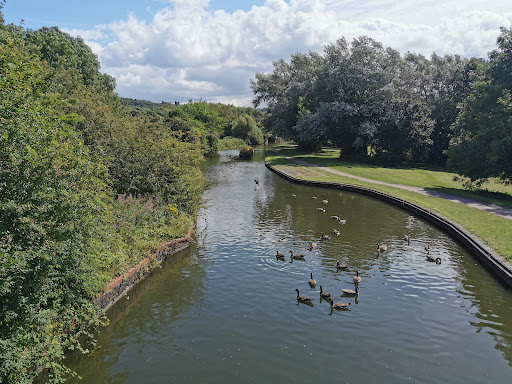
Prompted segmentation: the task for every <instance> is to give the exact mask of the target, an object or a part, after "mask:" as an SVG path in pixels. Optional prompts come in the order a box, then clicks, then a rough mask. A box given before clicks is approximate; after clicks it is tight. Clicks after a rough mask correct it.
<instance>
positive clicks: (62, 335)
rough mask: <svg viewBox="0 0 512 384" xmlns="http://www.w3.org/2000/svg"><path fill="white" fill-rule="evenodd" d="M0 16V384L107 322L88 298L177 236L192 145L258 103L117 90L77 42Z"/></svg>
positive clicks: (206, 148)
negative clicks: (143, 98)
mask: <svg viewBox="0 0 512 384" xmlns="http://www.w3.org/2000/svg"><path fill="white" fill-rule="evenodd" d="M0 16H1V13H0ZM2 22H3V19H2V18H1V17H0V90H1V93H2V95H1V97H0V382H2V383H29V382H31V379H32V376H33V374H34V371H35V369H37V368H43V369H45V370H46V371H47V372H48V374H49V376H50V380H51V381H52V382H58V381H60V380H61V379H62V378H63V377H64V376H65V375H66V374H73V373H72V372H69V370H68V369H67V368H66V366H64V365H63V363H62V362H63V357H64V353H65V351H66V350H67V349H79V350H82V351H83V352H87V351H86V350H84V349H83V347H82V345H83V344H82V343H81V342H80V340H78V339H77V335H78V334H81V335H82V336H91V333H90V331H91V329H92V328H94V327H95V326H97V325H99V324H101V323H102V322H103V321H106V319H105V318H104V317H103V312H102V310H100V309H99V308H98V307H97V306H95V305H94V300H95V298H96V296H97V294H98V293H99V292H101V291H102V290H103V288H104V287H105V286H106V285H107V284H108V283H109V282H110V281H112V280H113V279H114V278H116V277H118V276H121V275H122V274H124V273H125V272H126V271H127V270H129V269H130V268H131V267H133V266H135V265H137V264H138V263H139V262H140V261H141V260H143V259H145V258H147V257H149V256H151V255H152V254H154V253H155V252H156V251H157V250H158V249H159V247H161V246H162V244H165V243H167V242H169V240H171V239H174V238H179V237H182V236H184V235H186V234H187V232H188V230H189V228H190V227H191V225H192V224H193V223H194V222H195V214H196V212H197V209H198V208H199V206H200V204H201V195H202V192H203V190H204V187H205V181H204V178H203V175H202V174H201V171H200V165H201V163H202V161H203V159H204V154H205V153H208V152H211V151H214V150H216V148H217V145H218V142H219V140H220V139H221V138H222V137H223V136H225V135H226V134H227V133H229V134H231V133H233V132H235V133H236V132H238V133H237V134H239V135H243V134H246V137H243V138H241V139H242V140H244V141H245V142H247V141H246V140H249V138H248V137H249V136H250V135H255V136H256V137H257V138H258V137H259V136H260V134H261V135H263V132H262V131H261V129H260V128H259V126H258V124H259V122H258V121H259V119H260V118H261V112H260V111H256V110H253V109H251V108H245V109H243V108H235V107H232V106H223V105H220V104H209V103H206V102H203V101H198V102H192V101H191V102H189V103H188V104H184V105H175V104H174V103H172V104H171V103H151V102H146V103H143V105H138V104H137V103H136V102H135V101H133V100H121V98H119V96H118V95H117V94H116V93H115V92H114V86H115V81H114V79H113V78H112V77H110V76H109V75H107V74H103V73H101V72H100V71H99V69H100V66H99V62H98V59H97V57H96V56H95V55H94V54H93V53H92V51H91V50H90V48H89V47H88V46H87V45H86V44H85V43H84V42H83V40H82V39H80V38H73V37H71V36H69V35H67V34H66V33H63V32H61V31H60V30H59V29H58V28H41V29H39V30H35V31H33V30H24V29H23V28H22V27H19V26H15V25H3V23H2ZM246 115H247V116H246ZM235 127H236V128H237V129H238V131H237V130H235V129H234V128H235ZM251 137H252V136H251Z"/></svg>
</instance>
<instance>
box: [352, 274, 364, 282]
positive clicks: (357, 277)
mask: <svg viewBox="0 0 512 384" xmlns="http://www.w3.org/2000/svg"><path fill="white" fill-rule="evenodd" d="M361 281H363V279H361V276H359V271H356V275H355V276H354V283H360V282H361Z"/></svg>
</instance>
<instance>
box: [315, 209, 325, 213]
mask: <svg viewBox="0 0 512 384" xmlns="http://www.w3.org/2000/svg"><path fill="white" fill-rule="evenodd" d="M317 210H318V211H320V212H324V213H325V208H317Z"/></svg>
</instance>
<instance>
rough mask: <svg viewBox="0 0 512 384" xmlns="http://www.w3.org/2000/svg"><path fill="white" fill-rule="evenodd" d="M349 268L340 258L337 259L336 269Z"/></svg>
mask: <svg viewBox="0 0 512 384" xmlns="http://www.w3.org/2000/svg"><path fill="white" fill-rule="evenodd" d="M347 268H348V265H347V264H340V262H339V261H338V260H336V269H347Z"/></svg>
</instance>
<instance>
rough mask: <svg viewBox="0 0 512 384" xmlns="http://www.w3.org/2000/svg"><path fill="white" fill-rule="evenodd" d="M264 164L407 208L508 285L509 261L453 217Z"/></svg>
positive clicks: (291, 178)
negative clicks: (446, 235)
mask: <svg viewBox="0 0 512 384" xmlns="http://www.w3.org/2000/svg"><path fill="white" fill-rule="evenodd" d="M265 166H266V167H267V168H268V169H269V170H270V171H272V172H274V173H276V174H278V175H279V176H281V177H283V178H285V179H287V180H289V181H291V182H293V183H297V184H303V185H309V186H314V187H319V188H331V189H339V190H342V191H349V192H354V193H360V194H363V195H365V196H370V197H373V198H376V199H379V200H381V201H385V202H386V203H389V204H392V205H394V206H396V207H399V208H402V209H404V210H406V211H408V212H411V213H413V214H415V215H417V216H418V217H421V218H422V219H424V220H426V221H428V222H429V223H431V224H433V225H435V226H436V227H438V228H439V229H441V230H443V231H444V232H446V233H447V234H449V235H450V236H451V237H452V238H453V239H454V240H455V241H457V242H458V243H459V244H460V245H462V246H463V247H464V248H465V249H466V250H467V251H468V252H469V253H470V254H471V255H473V256H474V257H475V258H476V259H477V260H478V261H479V262H480V263H481V264H482V265H483V266H485V268H486V269H487V270H488V271H489V272H490V273H492V274H493V275H494V276H495V277H496V278H497V279H498V280H499V281H501V282H502V283H503V284H504V285H506V286H507V287H509V288H511V289H512V264H511V263H509V262H508V261H507V260H505V259H504V258H503V257H501V256H500V255H498V254H497V253H496V252H495V251H494V250H492V249H491V248H489V247H488V246H486V245H485V244H483V243H482V242H481V241H480V240H478V239H477V238H476V237H475V236H473V235H472V234H471V233H469V231H467V230H466V229H465V228H464V227H462V226H460V225H458V224H457V223H454V222H453V221H451V220H449V219H447V218H446V217H443V216H442V215H440V214H438V213H436V212H433V211H431V210H429V209H426V208H424V207H421V206H420V205H418V204H414V203H411V202H409V201H407V200H404V199H401V198H399V197H395V196H392V195H390V194H387V193H384V192H381V191H377V190H374V189H371V188H365V187H360V186H357V185H351V184H341V183H333V182H326V181H314V180H306V179H299V178H296V177H294V176H292V175H290V174H289V173H286V172H284V171H282V170H279V169H277V168H276V167H273V166H272V165H270V164H268V163H265Z"/></svg>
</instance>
